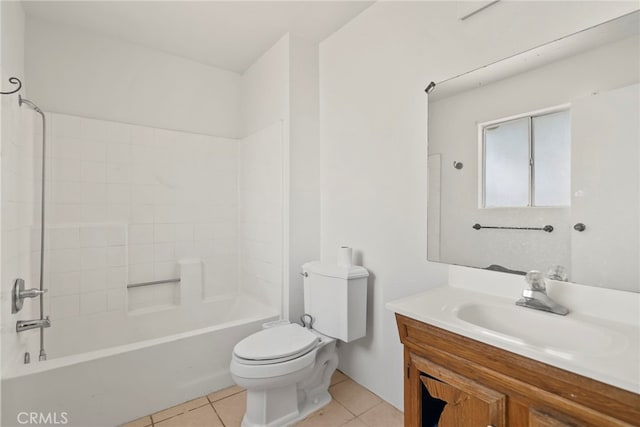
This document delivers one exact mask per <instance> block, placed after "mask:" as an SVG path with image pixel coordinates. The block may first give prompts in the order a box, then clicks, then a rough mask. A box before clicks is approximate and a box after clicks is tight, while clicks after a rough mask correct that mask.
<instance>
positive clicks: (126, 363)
mask: <svg viewBox="0 0 640 427" xmlns="http://www.w3.org/2000/svg"><path fill="white" fill-rule="evenodd" d="M198 306H199V309H197V310H193V309H191V310H185V309H184V308H179V309H166V310H159V311H155V312H148V313H138V314H135V315H129V316H127V320H126V322H124V321H119V320H118V319H117V318H113V319H107V318H105V317H95V318H92V319H90V320H89V321H86V322H82V323H81V324H75V325H74V324H71V323H69V324H63V322H59V323H58V325H57V328H56V327H55V326H56V325H53V326H52V328H51V329H48V330H46V343H47V344H46V347H47V350H48V354H49V360H47V361H44V362H33V363H32V364H30V365H19V366H15V367H13V368H11V369H10V372H3V379H2V426H18V425H24V423H22V424H21V423H20V422H19V420H18V416H19V414H20V413H25V412H26V413H30V412H36V413H38V414H44V417H47V414H51V415H50V418H49V420H51V421H53V420H57V421H58V422H59V423H60V422H61V421H63V420H65V419H66V420H68V422H67V423H66V425H71V426H78V427H93V426H116V425H118V424H121V423H124V422H126V421H130V420H132V419H135V418H138V417H140V416H143V415H147V414H150V413H152V412H155V411H157V410H160V409H164V408H167V407H169V406H172V405H175V404H178V403H180V402H183V401H185V400H189V399H192V398H195V397H198V396H202V395H204V394H207V393H210V392H212V391H215V390H219V389H221V388H224V387H227V386H229V385H232V383H233V382H232V380H231V377H230V375H229V363H230V360H231V351H232V349H233V346H234V345H235V344H236V343H237V342H238V341H239V340H240V339H242V338H244V337H246V336H247V335H249V334H251V333H253V332H255V331H257V330H259V329H260V327H261V325H262V323H264V322H266V321H270V320H274V319H276V318H278V316H279V313H278V311H277V310H275V309H273V308H270V307H267V306H265V305H264V304H261V303H260V302H258V301H256V300H254V299H251V298H250V297H245V296H240V297H227V298H220V299H218V300H215V301H208V302H202V303H200V304H199V305H198ZM205 325H209V326H205ZM178 327H179V328H180V331H178ZM78 337H82V339H78ZM141 338H142V340H141ZM63 413H65V414H64V417H63ZM20 417H21V418H20V420H25V419H26V415H24V414H23V415H20ZM51 424H53V422H52V423H51ZM40 425H43V424H40ZM45 425H46V424H45Z"/></svg>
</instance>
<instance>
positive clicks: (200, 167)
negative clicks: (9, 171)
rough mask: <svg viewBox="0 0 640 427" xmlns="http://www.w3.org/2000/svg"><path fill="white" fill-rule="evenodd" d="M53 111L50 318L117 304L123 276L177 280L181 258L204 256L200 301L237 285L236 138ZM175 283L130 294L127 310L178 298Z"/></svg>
mask: <svg viewBox="0 0 640 427" xmlns="http://www.w3.org/2000/svg"><path fill="white" fill-rule="evenodd" d="M49 117H50V122H51V139H50V140H51V150H50V158H51V164H52V168H51V173H50V174H48V182H49V183H50V185H49V189H48V191H47V196H48V199H47V200H49V201H50V202H49V203H48V209H49V210H48V212H49V213H48V215H47V223H48V224H50V225H51V238H50V246H49V249H50V251H51V253H50V259H51V265H50V266H51V277H52V288H53V285H54V284H58V286H56V288H57V289H56V290H53V289H52V313H53V314H52V315H55V312H56V311H57V313H58V315H64V316H69V315H78V314H92V313H96V312H100V311H108V310H122V309H124V307H125V302H124V297H123V294H124V292H123V291H124V289H125V288H124V285H126V282H127V280H128V282H129V283H137V282H145V281H152V280H164V279H170V278H176V277H178V275H179V268H178V261H179V260H181V259H185V258H200V259H202V260H203V262H204V265H205V284H204V289H203V296H204V297H206V298H210V297H215V296H219V295H221V294H228V293H234V292H235V291H236V283H237V278H236V276H237V267H236V266H237V249H236V246H237V244H236V241H237V214H238V209H237V190H238V183H237V173H238V169H237V158H238V141H237V140H233V139H228V138H218V137H212V136H207V135H200V134H192V133H186V132H178V131H169V130H164V129H157V128H150V127H143V126H134V125H128V124H122V123H116V122H109V121H102V120H94V119H87V118H82V117H77V116H70V115H62V114H49ZM63 274H64V275H68V276H69V277H70V278H72V279H73V280H70V281H67V282H65V283H64V284H61V282H63V281H64V280H62V279H61V278H60V277H59V276H60V275H63ZM165 288H166V289H165ZM174 288H175V286H174V285H170V286H167V287H162V286H160V287H157V288H156V289H150V288H146V289H138V290H136V291H132V292H131V293H130V299H129V309H133V310H135V309H139V308H145V307H148V306H149V305H153V304H156V305H163V304H173V303H177V302H179V297H177V295H178V294H177V293H176V292H175V290H174ZM78 289H79V290H80V292H74V291H76V290H78ZM88 289H91V291H93V292H95V294H92V295H89V294H87V293H86V292H85V291H87V290H88ZM118 291H120V292H118ZM61 292H62V293H64V294H61ZM54 295H55V297H56V298H57V299H56V300H55V304H54V300H53V297H54ZM74 295H75V297H74ZM78 295H80V297H79V298H78V297H77V296H78ZM83 295H84V297H83ZM121 297H122V298H121ZM56 308H58V309H57V310H56Z"/></svg>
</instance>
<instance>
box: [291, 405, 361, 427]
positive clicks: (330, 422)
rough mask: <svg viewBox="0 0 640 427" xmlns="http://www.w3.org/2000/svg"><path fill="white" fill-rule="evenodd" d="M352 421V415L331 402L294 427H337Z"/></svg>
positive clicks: (342, 407)
mask: <svg viewBox="0 0 640 427" xmlns="http://www.w3.org/2000/svg"><path fill="white" fill-rule="evenodd" d="M351 419H353V414H352V413H351V412H349V411H347V410H346V409H345V407H344V406H342V405H341V404H339V403H338V402H336V401H335V400H332V401H331V402H330V403H329V404H328V405H327V406H325V407H324V408H322V409H320V410H319V411H316V412H314V413H313V414H311V415H309V416H308V417H307V418H305V419H304V420H302V421H300V422H299V423H298V424H296V426H300V427H337V426H341V425H343V424H345V423H347V422H348V421H349V420H351Z"/></svg>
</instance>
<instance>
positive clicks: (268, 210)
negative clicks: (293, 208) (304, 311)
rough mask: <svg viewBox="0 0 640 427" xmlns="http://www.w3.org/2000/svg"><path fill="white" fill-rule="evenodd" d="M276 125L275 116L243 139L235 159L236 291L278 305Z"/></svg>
mask: <svg viewBox="0 0 640 427" xmlns="http://www.w3.org/2000/svg"><path fill="white" fill-rule="evenodd" d="M282 126H283V125H282V122H281V121H277V122H275V123H273V124H271V125H270V126H267V127H266V128H264V129H262V130H260V131H258V132H255V133H253V134H251V135H249V136H247V137H246V138H244V139H243V140H242V141H241V143H240V162H239V167H240V173H239V189H240V191H239V198H240V203H239V213H240V221H239V232H240V237H239V242H240V243H239V245H240V248H239V256H240V281H239V283H240V284H241V290H242V291H244V292H247V293H249V294H251V295H253V296H255V297H256V298H258V299H260V300H261V301H264V302H265V303H267V304H269V305H270V306H272V307H274V308H278V309H280V307H281V304H282V301H281V298H282V280H283V278H282V274H283V271H282V265H283V254H282V248H283V242H282V227H283V196H284V195H283V178H284V177H283V164H284V163H283V147H282V145H283V138H282V132H283V131H282ZM205 271H206V270H205Z"/></svg>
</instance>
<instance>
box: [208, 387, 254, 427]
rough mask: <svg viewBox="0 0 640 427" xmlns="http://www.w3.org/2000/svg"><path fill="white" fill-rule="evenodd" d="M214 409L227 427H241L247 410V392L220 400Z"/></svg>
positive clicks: (215, 403) (214, 404)
mask: <svg viewBox="0 0 640 427" xmlns="http://www.w3.org/2000/svg"><path fill="white" fill-rule="evenodd" d="M213 407H214V408H215V409H216V412H217V413H218V416H220V418H221V419H222V422H223V423H224V425H225V426H226V427H239V426H240V423H241V422H242V417H244V413H245V411H246V410H247V392H246V391H243V392H242V393H238V394H234V395H233V396H229V397H227V398H225V399H222V400H218V401H217V402H214V403H213Z"/></svg>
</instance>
